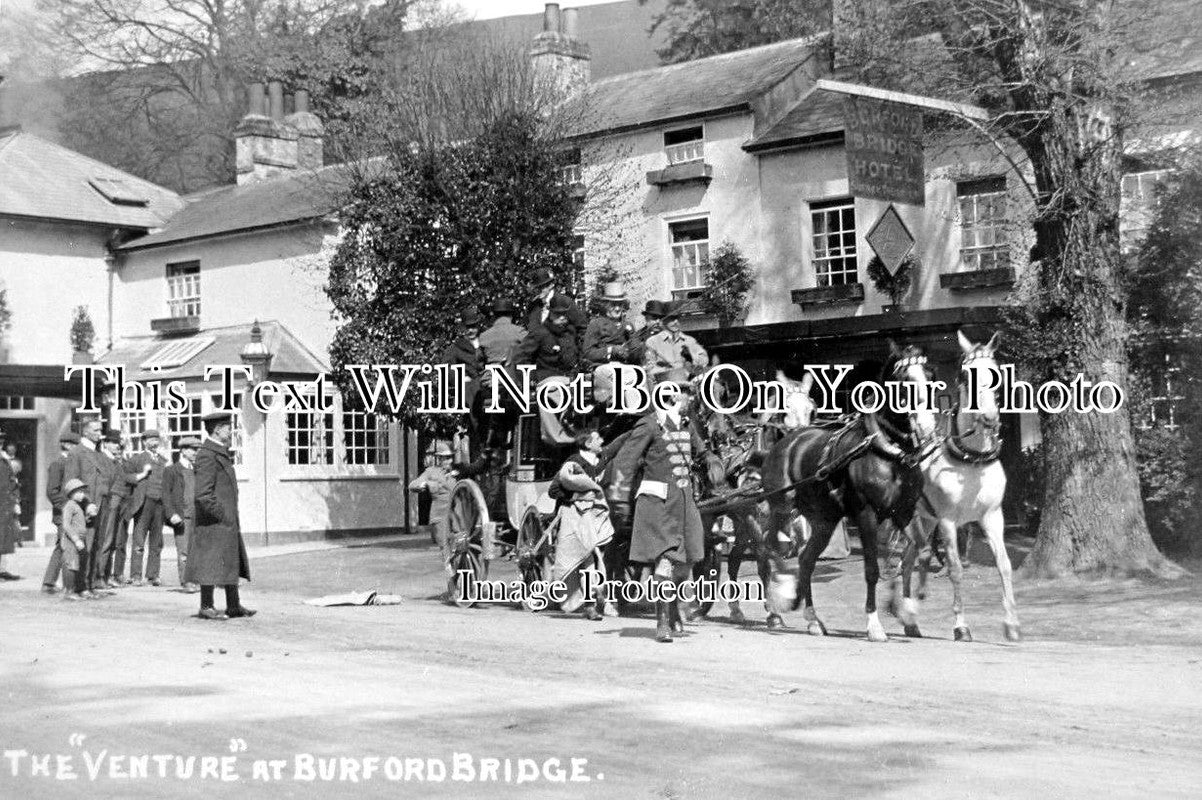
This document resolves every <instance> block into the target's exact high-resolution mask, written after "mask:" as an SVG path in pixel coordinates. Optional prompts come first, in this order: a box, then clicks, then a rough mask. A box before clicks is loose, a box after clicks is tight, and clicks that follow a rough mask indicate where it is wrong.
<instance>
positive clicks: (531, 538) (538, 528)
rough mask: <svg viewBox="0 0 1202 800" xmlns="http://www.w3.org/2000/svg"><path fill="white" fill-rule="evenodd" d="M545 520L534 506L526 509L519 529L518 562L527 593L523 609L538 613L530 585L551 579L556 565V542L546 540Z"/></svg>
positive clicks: (524, 597)
mask: <svg viewBox="0 0 1202 800" xmlns="http://www.w3.org/2000/svg"><path fill="white" fill-rule="evenodd" d="M544 532H545V529H544V528H543V518H542V515H541V514H539V512H538V509H537V508H534V507H533V506H532V507H530V508H528V509H526V513H525V514H524V515H523V516H522V524H521V525H520V526H519V527H518V541H517V562H518V574H519V575H520V576H521V579H522V583H524V584H525V585H526V591H525V592H523V593H522V608H524V609H526V610H527V611H537V610H538V609H537V608H535V607H534V605H533V604H532V603H531V594H530V585H531V584H532V583H534V582H535V581H546V580H549V579H550V577H551V567H552V565H553V564H554V563H555V542H554V541H552V539H551V537H547V538H545V539H544V536H543V534H544Z"/></svg>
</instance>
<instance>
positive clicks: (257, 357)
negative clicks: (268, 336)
mask: <svg viewBox="0 0 1202 800" xmlns="http://www.w3.org/2000/svg"><path fill="white" fill-rule="evenodd" d="M239 357H240V358H241V359H242V363H243V364H246V365H247V366H248V367H250V381H249V384H248V386H247V388H248V389H250V388H254V387H255V386H256V385H258V384H260V383H262V382H263V381H265V380H267V374H268V372H269V371H270V370H271V351H269V350H268V349H267V345H265V344H263V329H262V328H260V327H259V321H258V320H255V323H254V324H253V325H251V327H250V341H249V342H248V343H247V344H246V345H244V346H243V348H242V352H241V353H239Z"/></svg>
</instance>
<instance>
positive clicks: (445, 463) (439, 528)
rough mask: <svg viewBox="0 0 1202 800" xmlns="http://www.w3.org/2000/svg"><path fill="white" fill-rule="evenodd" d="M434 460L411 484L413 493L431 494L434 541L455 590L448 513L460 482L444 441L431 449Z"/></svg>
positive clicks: (434, 444) (449, 588)
mask: <svg viewBox="0 0 1202 800" xmlns="http://www.w3.org/2000/svg"><path fill="white" fill-rule="evenodd" d="M427 452H428V453H429V454H430V455H432V456H433V457H434V463H433V464H431V465H430V466H428V467H426V468H425V470H423V471H422V474H420V475H418V476H417V477H416V478H414V479H413V480H412V481H410V482H409V487H408V488H409V491H411V492H429V493H430V528H431V529H432V530H433V533H434V541H435V542H436V543H437V544H438V551H439V553H440V554H441V555H442V563H443V568H444V569H445V570H446V573H447V588H448V591H452V589H451V587H452V585H453V581H454V579H455V576H454V575H452V574H451V560H450V555H451V554H450V550H449V549H448V548H449V541H448V535H447V511H449V510H450V508H451V490H452V489H454V488H455V481H456V480H457V479H458V476H457V475H456V473H455V471H454V470H452V469H451V458H452V453H451V446H450V445H448V444H447V443H446V442H444V441H442V440H441V439H440V440H439V441H437V442H435V443H433V444H431V445H430V447H429V448H428V449H427Z"/></svg>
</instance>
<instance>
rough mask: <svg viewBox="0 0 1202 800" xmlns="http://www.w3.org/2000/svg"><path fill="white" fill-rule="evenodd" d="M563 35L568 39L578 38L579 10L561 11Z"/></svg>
mask: <svg viewBox="0 0 1202 800" xmlns="http://www.w3.org/2000/svg"><path fill="white" fill-rule="evenodd" d="M563 35H564V36H567V37H568V38H569V39H579V38H580V9H578V8H565V9H564V10H563Z"/></svg>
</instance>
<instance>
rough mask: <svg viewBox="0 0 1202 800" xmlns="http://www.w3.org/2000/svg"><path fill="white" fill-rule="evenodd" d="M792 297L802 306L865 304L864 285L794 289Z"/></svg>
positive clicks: (850, 284) (853, 284)
mask: <svg viewBox="0 0 1202 800" xmlns="http://www.w3.org/2000/svg"><path fill="white" fill-rule="evenodd" d="M791 296H792V298H793V302H794V303H796V304H798V305H800V306H808V305H830V304H834V303H863V302H864V284H862V283H840V284H835V285H834V286H819V287H817V288H814V289H794V290H793V292H792V294H791Z"/></svg>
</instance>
